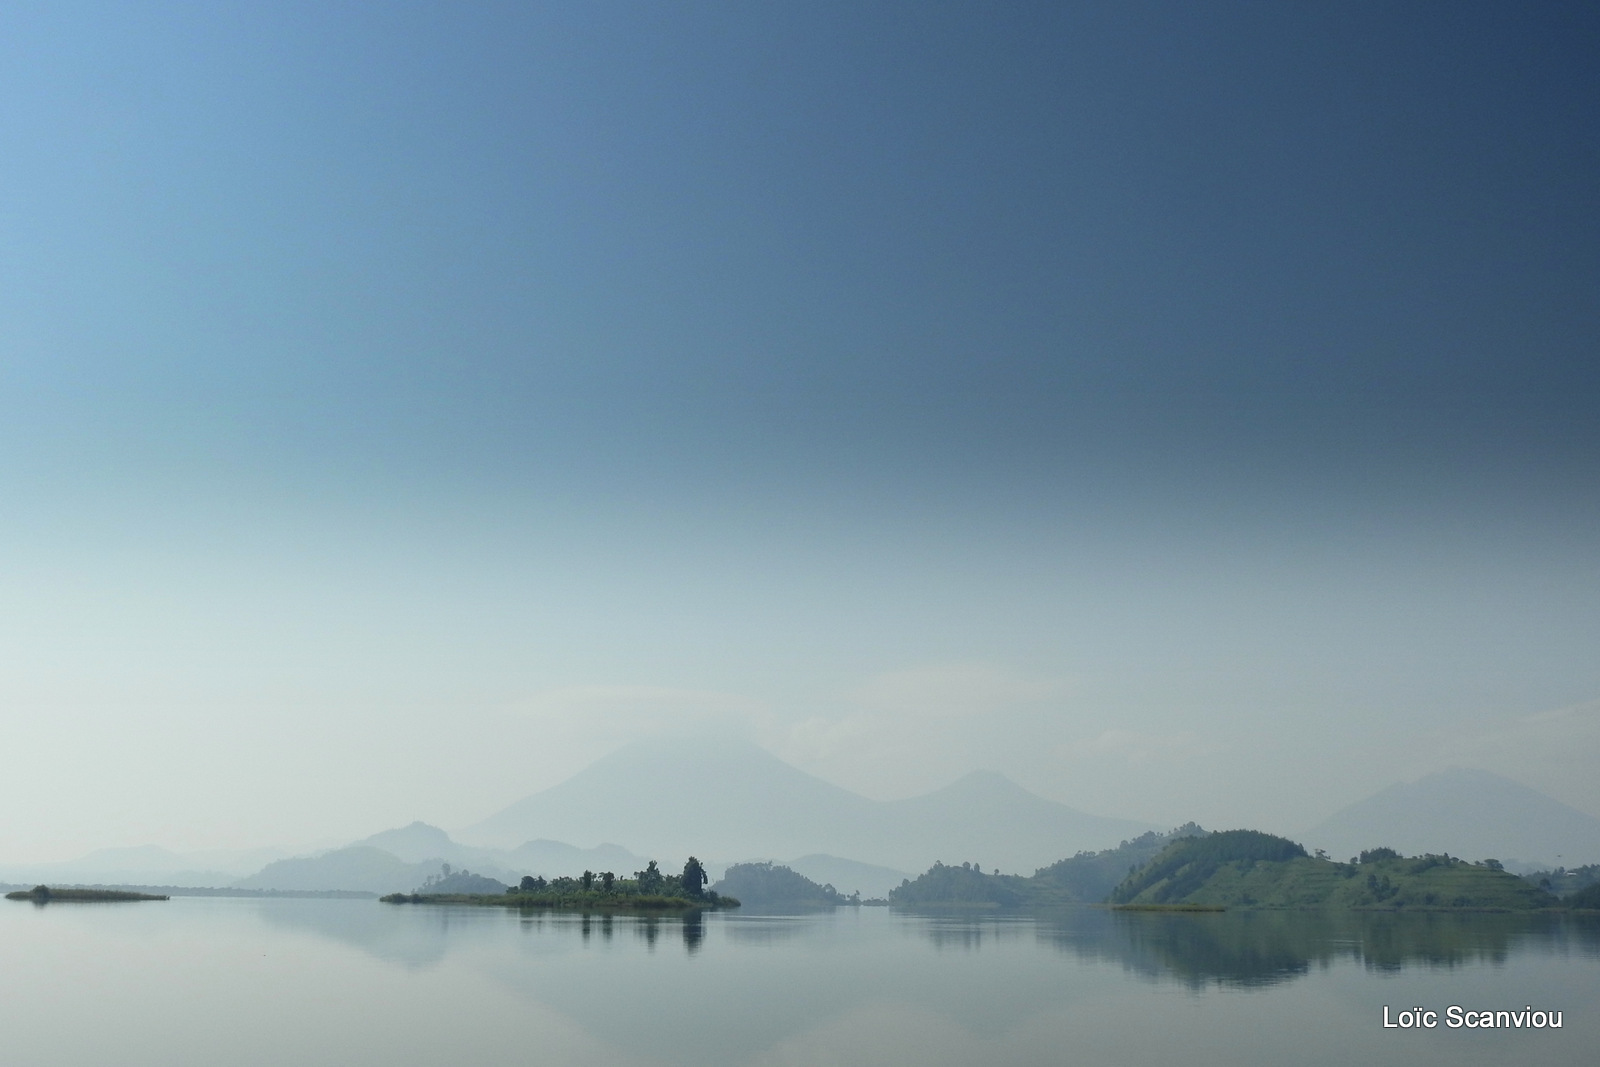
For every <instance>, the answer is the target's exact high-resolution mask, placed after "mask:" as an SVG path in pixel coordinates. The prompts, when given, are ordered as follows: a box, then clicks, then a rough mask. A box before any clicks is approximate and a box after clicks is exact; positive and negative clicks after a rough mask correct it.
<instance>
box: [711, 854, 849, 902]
mask: <svg viewBox="0 0 1600 1067" xmlns="http://www.w3.org/2000/svg"><path fill="white" fill-rule="evenodd" d="M711 891H712V892H713V893H720V894H721V895H723V896H730V897H736V898H737V899H738V900H739V901H740V902H741V903H744V904H824V905H828V906H833V905H836V904H848V903H850V898H848V897H846V896H844V895H843V894H841V893H840V892H839V891H838V890H837V889H834V888H833V886H831V885H818V884H817V883H816V882H813V881H812V880H811V879H809V878H807V877H806V876H805V875H803V874H800V873H799V872H798V871H795V870H792V869H790V868H788V867H784V866H780V865H774V864H771V863H735V864H734V865H733V866H731V867H729V868H728V869H727V871H726V872H725V873H724V874H723V876H722V880H721V881H719V882H718V883H717V884H716V885H714V886H712V887H711Z"/></svg>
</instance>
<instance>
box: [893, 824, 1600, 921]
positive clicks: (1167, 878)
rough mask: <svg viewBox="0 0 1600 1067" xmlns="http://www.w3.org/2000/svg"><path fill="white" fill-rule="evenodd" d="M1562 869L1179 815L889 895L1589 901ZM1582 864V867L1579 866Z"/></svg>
mask: <svg viewBox="0 0 1600 1067" xmlns="http://www.w3.org/2000/svg"><path fill="white" fill-rule="evenodd" d="M1567 873H1569V872H1542V873H1541V874H1539V875H1537V876H1525V877H1518V876H1517V875H1515V874H1512V873H1511V872H1509V871H1507V870H1505V869H1504V867H1503V866H1502V865H1501V864H1500V863H1499V862H1497V861H1496V860H1493V859H1483V860H1478V861H1475V862H1469V861H1468V860H1465V859H1462V858H1460V857H1458V856H1451V855H1447V854H1444V853H1438V854H1424V855H1420V856H1402V855H1401V854H1400V853H1398V852H1397V851H1395V850H1394V849H1392V848H1383V847H1378V848H1372V849H1368V850H1366V851H1364V852H1361V853H1360V854H1359V855H1356V856H1352V857H1351V858H1350V859H1349V861H1348V862H1341V861H1338V860H1334V859H1330V858H1329V857H1328V856H1326V855H1325V854H1323V853H1321V852H1320V851H1319V852H1317V853H1315V854H1310V853H1307V851H1306V850H1305V848H1304V847H1303V846H1301V845H1300V844H1298V843H1296V842H1294V841H1291V840H1289V839H1288V838H1285V837H1278V836H1276V835H1274V834H1269V833H1263V832H1261V831H1259V830H1224V831H1215V832H1209V833H1208V832H1206V831H1205V830H1202V829H1201V828H1200V827H1199V826H1196V825H1195V824H1194V823H1187V824H1185V825H1184V826H1180V827H1178V828H1177V829H1176V830H1173V831H1171V832H1170V833H1167V834H1157V833H1148V834H1144V835H1142V836H1141V837H1137V838H1134V839H1133V840H1131V841H1124V842H1122V844H1121V845H1119V846H1118V847H1117V848H1114V849H1106V850H1104V851H1101V852H1080V853H1078V854H1077V855H1076V856H1073V857H1071V858H1069V859H1065V860H1061V861H1059V862H1057V863H1054V864H1051V865H1050V866H1049V867H1044V868H1041V869H1040V870H1038V871H1036V872H1035V873H1034V874H1033V875H1031V876H1023V875H1018V874H1001V873H1000V872H999V871H994V872H992V873H990V872H985V871H984V870H983V868H982V867H981V866H980V865H979V864H977V863H971V862H968V863H962V864H959V865H947V864H944V863H936V864H934V865H933V867H932V868H930V869H929V870H928V871H927V872H925V873H924V874H922V875H919V876H918V877H917V878H915V879H908V880H906V881H905V882H903V883H902V884H901V885H900V886H899V888H897V889H895V890H894V891H892V892H891V893H890V894H889V901H890V903H891V904H893V905H896V906H898V907H913V908H968V909H970V908H1041V907H1050V906H1057V905H1072V904H1080V905H1081V904H1100V905H1109V906H1110V907H1112V908H1114V909H1117V910H1119V911H1174V912H1216V911H1224V910H1227V911H1235V910H1296V909H1345V910H1353V911H1457V912H1462V911H1466V912H1471V911H1490V912H1531V911H1544V910H1552V909H1557V908H1564V909H1573V910H1576V909H1592V908H1597V907H1600V888H1597V886H1600V882H1597V883H1593V884H1590V885H1589V886H1588V887H1587V888H1584V889H1582V890H1579V891H1577V892H1572V893H1570V894H1569V895H1567V896H1566V897H1565V899H1563V898H1561V897H1558V896H1557V895H1556V894H1555V893H1552V892H1551V891H1550V887H1551V886H1552V885H1553V882H1552V878H1556V877H1560V876H1562V875H1565V874H1567ZM1582 873H1585V874H1586V873H1588V869H1587V868H1585V869H1583V872H1582Z"/></svg>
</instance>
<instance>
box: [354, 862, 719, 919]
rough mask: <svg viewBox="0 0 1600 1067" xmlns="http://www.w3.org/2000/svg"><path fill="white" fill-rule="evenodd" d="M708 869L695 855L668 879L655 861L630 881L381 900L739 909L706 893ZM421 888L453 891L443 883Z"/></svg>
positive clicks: (538, 881) (526, 882) (538, 880)
mask: <svg viewBox="0 0 1600 1067" xmlns="http://www.w3.org/2000/svg"><path fill="white" fill-rule="evenodd" d="M707 881H708V878H707V876H706V871H705V868H704V866H702V865H701V863H700V861H699V860H698V859H696V858H695V857H693V856H690V857H689V860H688V862H687V863H685V864H684V865H683V873H682V874H680V875H677V876H669V875H667V874H664V873H663V872H662V871H661V868H660V867H659V865H658V864H657V863H656V861H655V860H651V861H650V863H649V865H648V866H646V867H645V869H644V870H642V871H635V872H634V875H633V877H632V878H618V877H617V876H616V874H615V873H613V872H611V871H601V872H598V873H597V872H595V871H584V872H583V874H581V875H579V876H577V877H559V878H552V879H548V880H547V879H545V878H543V877H541V876H534V875H528V876H526V877H524V878H523V879H522V881H521V883H520V884H518V885H514V886H510V887H508V888H507V889H506V890H505V891H504V892H499V893H472V892H448V891H446V892H438V891H434V892H422V891H419V892H416V893H391V894H389V895H388V896H386V897H380V898H378V899H379V900H381V901H382V902H383V903H385V904H458V905H459V904H465V905H473V906H478V907H497V908H520V909H523V910H528V911H577V912H606V913H613V914H615V913H626V912H639V913H645V914H654V915H659V914H661V913H663V912H675V911H676V912H690V911H707V910H714V909H720V908H737V907H738V906H739V901H738V900H737V899H736V898H734V897H731V896H727V895H726V894H722V893H717V892H715V891H712V890H707V889H706V888H705V885H706V882H707ZM422 888H423V889H435V890H437V889H439V888H449V887H448V886H445V885H444V884H443V883H440V884H439V885H436V886H424V887H422Z"/></svg>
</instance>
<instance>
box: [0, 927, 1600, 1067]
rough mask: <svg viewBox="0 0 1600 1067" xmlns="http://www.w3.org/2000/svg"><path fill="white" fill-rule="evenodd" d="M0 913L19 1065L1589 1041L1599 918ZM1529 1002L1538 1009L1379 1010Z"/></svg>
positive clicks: (790, 1059) (1285, 1051) (1358, 1057)
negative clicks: (1478, 1026) (1388, 1024)
mask: <svg viewBox="0 0 1600 1067" xmlns="http://www.w3.org/2000/svg"><path fill="white" fill-rule="evenodd" d="M0 903H4V904H5V906H4V907H0V1058H3V1059H4V1060H5V1062H7V1063H15V1064H27V1065H51V1064H61V1065H73V1067H79V1065H89V1064H94V1065H97V1067H103V1065H140V1064H151V1065H156V1064H159V1065H162V1067H186V1065H191V1064H193V1065H201V1064H204V1065H206V1067H219V1065H235V1064H237V1065H252V1064H295V1065H310V1064H330V1065H331V1064H339V1065H343V1067H351V1065H361V1064H374V1065H377V1064H382V1065H384V1067H406V1065H413V1064H441V1065H442V1064H485V1063H500V1064H522V1063H546V1062H549V1063H561V1064H591V1063H593V1064H601V1063H604V1064H607V1065H613V1067H614V1065H626V1064H694V1065H696V1067H706V1065H716V1064H808V1065H809V1064H917V1065H925V1064H962V1065H968V1064H985V1065H1008V1064H1028V1065H1036V1064H1048V1063H1083V1064H1167V1063H1183V1064H1257V1063H1259V1064H1274V1065H1278V1064H1284V1063H1313V1064H1315V1063H1328V1064H1335V1063H1337V1064H1348V1063H1353V1062H1355V1063H1374V1064H1384V1063H1395V1064H1399V1063H1405V1064H1408V1065H1412V1064H1431V1063H1440V1064H1444V1063H1450V1064H1461V1063H1485V1064H1487V1063H1495V1064H1505V1063H1517V1064H1575V1063H1585V1062H1594V1060H1593V1056H1594V1055H1595V1050H1596V1049H1597V1048H1600V1040H1597V1039H1600V922H1597V921H1594V920H1588V921H1575V920H1572V919H1566V920H1562V919H1557V918H1545V917H1532V918H1521V919H1514V918H1510V917H1504V916H1472V917H1446V916H1406V917H1394V916H1366V917H1360V916H1355V917H1343V918H1333V919H1330V918H1327V917H1319V916H1314V915H1301V914H1297V915H1245V914H1229V915H1189V916H1180V915H1126V914H1113V913H1109V912H1104V911H1099V910H1094V909H1082V910H1075V911H1071V912H1065V913H1061V914H1055V915H1048V916H1036V917H1015V916H1013V917H1006V916H992V915H991V916H987V917H981V918H970V917H950V916H928V915H906V914H900V913H891V912H889V911H888V910H886V909H872V908H868V909H859V910H847V909H840V910H839V911H837V912H833V913H827V914H816V915H802V916H784V915H757V914H751V913H744V914H738V913H735V914H728V915H714V916H708V917H707V918H705V919H704V920H703V921H700V922H688V923H686V922H682V921H678V920H660V921H641V920H634V919H614V920H611V921H609V922H608V921H604V920H600V919H594V920H590V921H587V922H585V921H583V920H581V919H578V918H575V917H569V916H561V917H551V916H546V917H543V918H531V917H522V916H519V915H517V914H515V913H507V912H502V911H498V910H490V909H443V908H421V907H392V906H386V905H380V904H377V903H375V902H370V901H321V900H281V901H257V900H206V899H197V898H186V899H175V900H172V901H169V902H167V903H151V904H131V905H105V904H99V905H66V904H55V905H49V906H45V907H36V906H34V905H32V904H19V903H12V902H0ZM1457 1003H1458V1004H1462V1005H1465V1006H1467V1007H1469V1008H1512V1007H1518V1008H1520V1007H1523V1006H1524V1005H1527V1004H1529V1003H1531V1004H1533V1005H1534V1006H1535V1007H1538V1008H1547V1007H1548V1008H1557V1009H1560V1010H1562V1011H1563V1012H1564V1020H1565V1028H1564V1029H1562V1030H1559V1031H1511V1032H1493V1031H1469V1030H1448V1029H1445V1028H1444V1027H1443V1026H1442V1025H1441V1026H1440V1028H1439V1029H1437V1030H1432V1031H1422V1032H1399V1031H1395V1030H1387V1031H1386V1030H1384V1029H1383V1028H1382V1025H1381V1023H1382V1019H1381V1012H1382V1008H1383V1005H1385V1004H1388V1005H1391V1006H1393V1007H1395V1008H1397V1009H1398V1008H1400V1007H1403V1006H1410V1005H1414V1004H1421V1005H1426V1006H1429V1007H1432V1008H1435V1009H1443V1008H1444V1007H1446V1006H1448V1005H1450V1004H1457Z"/></svg>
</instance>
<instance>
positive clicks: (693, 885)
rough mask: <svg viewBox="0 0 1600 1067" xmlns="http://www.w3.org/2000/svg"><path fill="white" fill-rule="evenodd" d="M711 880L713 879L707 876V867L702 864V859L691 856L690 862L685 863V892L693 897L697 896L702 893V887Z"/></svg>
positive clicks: (683, 879)
mask: <svg viewBox="0 0 1600 1067" xmlns="http://www.w3.org/2000/svg"><path fill="white" fill-rule="evenodd" d="M709 881H711V879H710V877H709V876H707V874H706V869H705V868H704V867H702V866H700V861H699V860H697V859H695V858H694V857H693V856H690V857H689V862H688V863H685V864H684V865H683V876H682V882H683V889H684V892H686V893H688V894H689V895H690V896H691V897H697V896H699V895H700V892H701V887H702V886H704V885H705V884H706V883H707V882H709Z"/></svg>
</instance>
